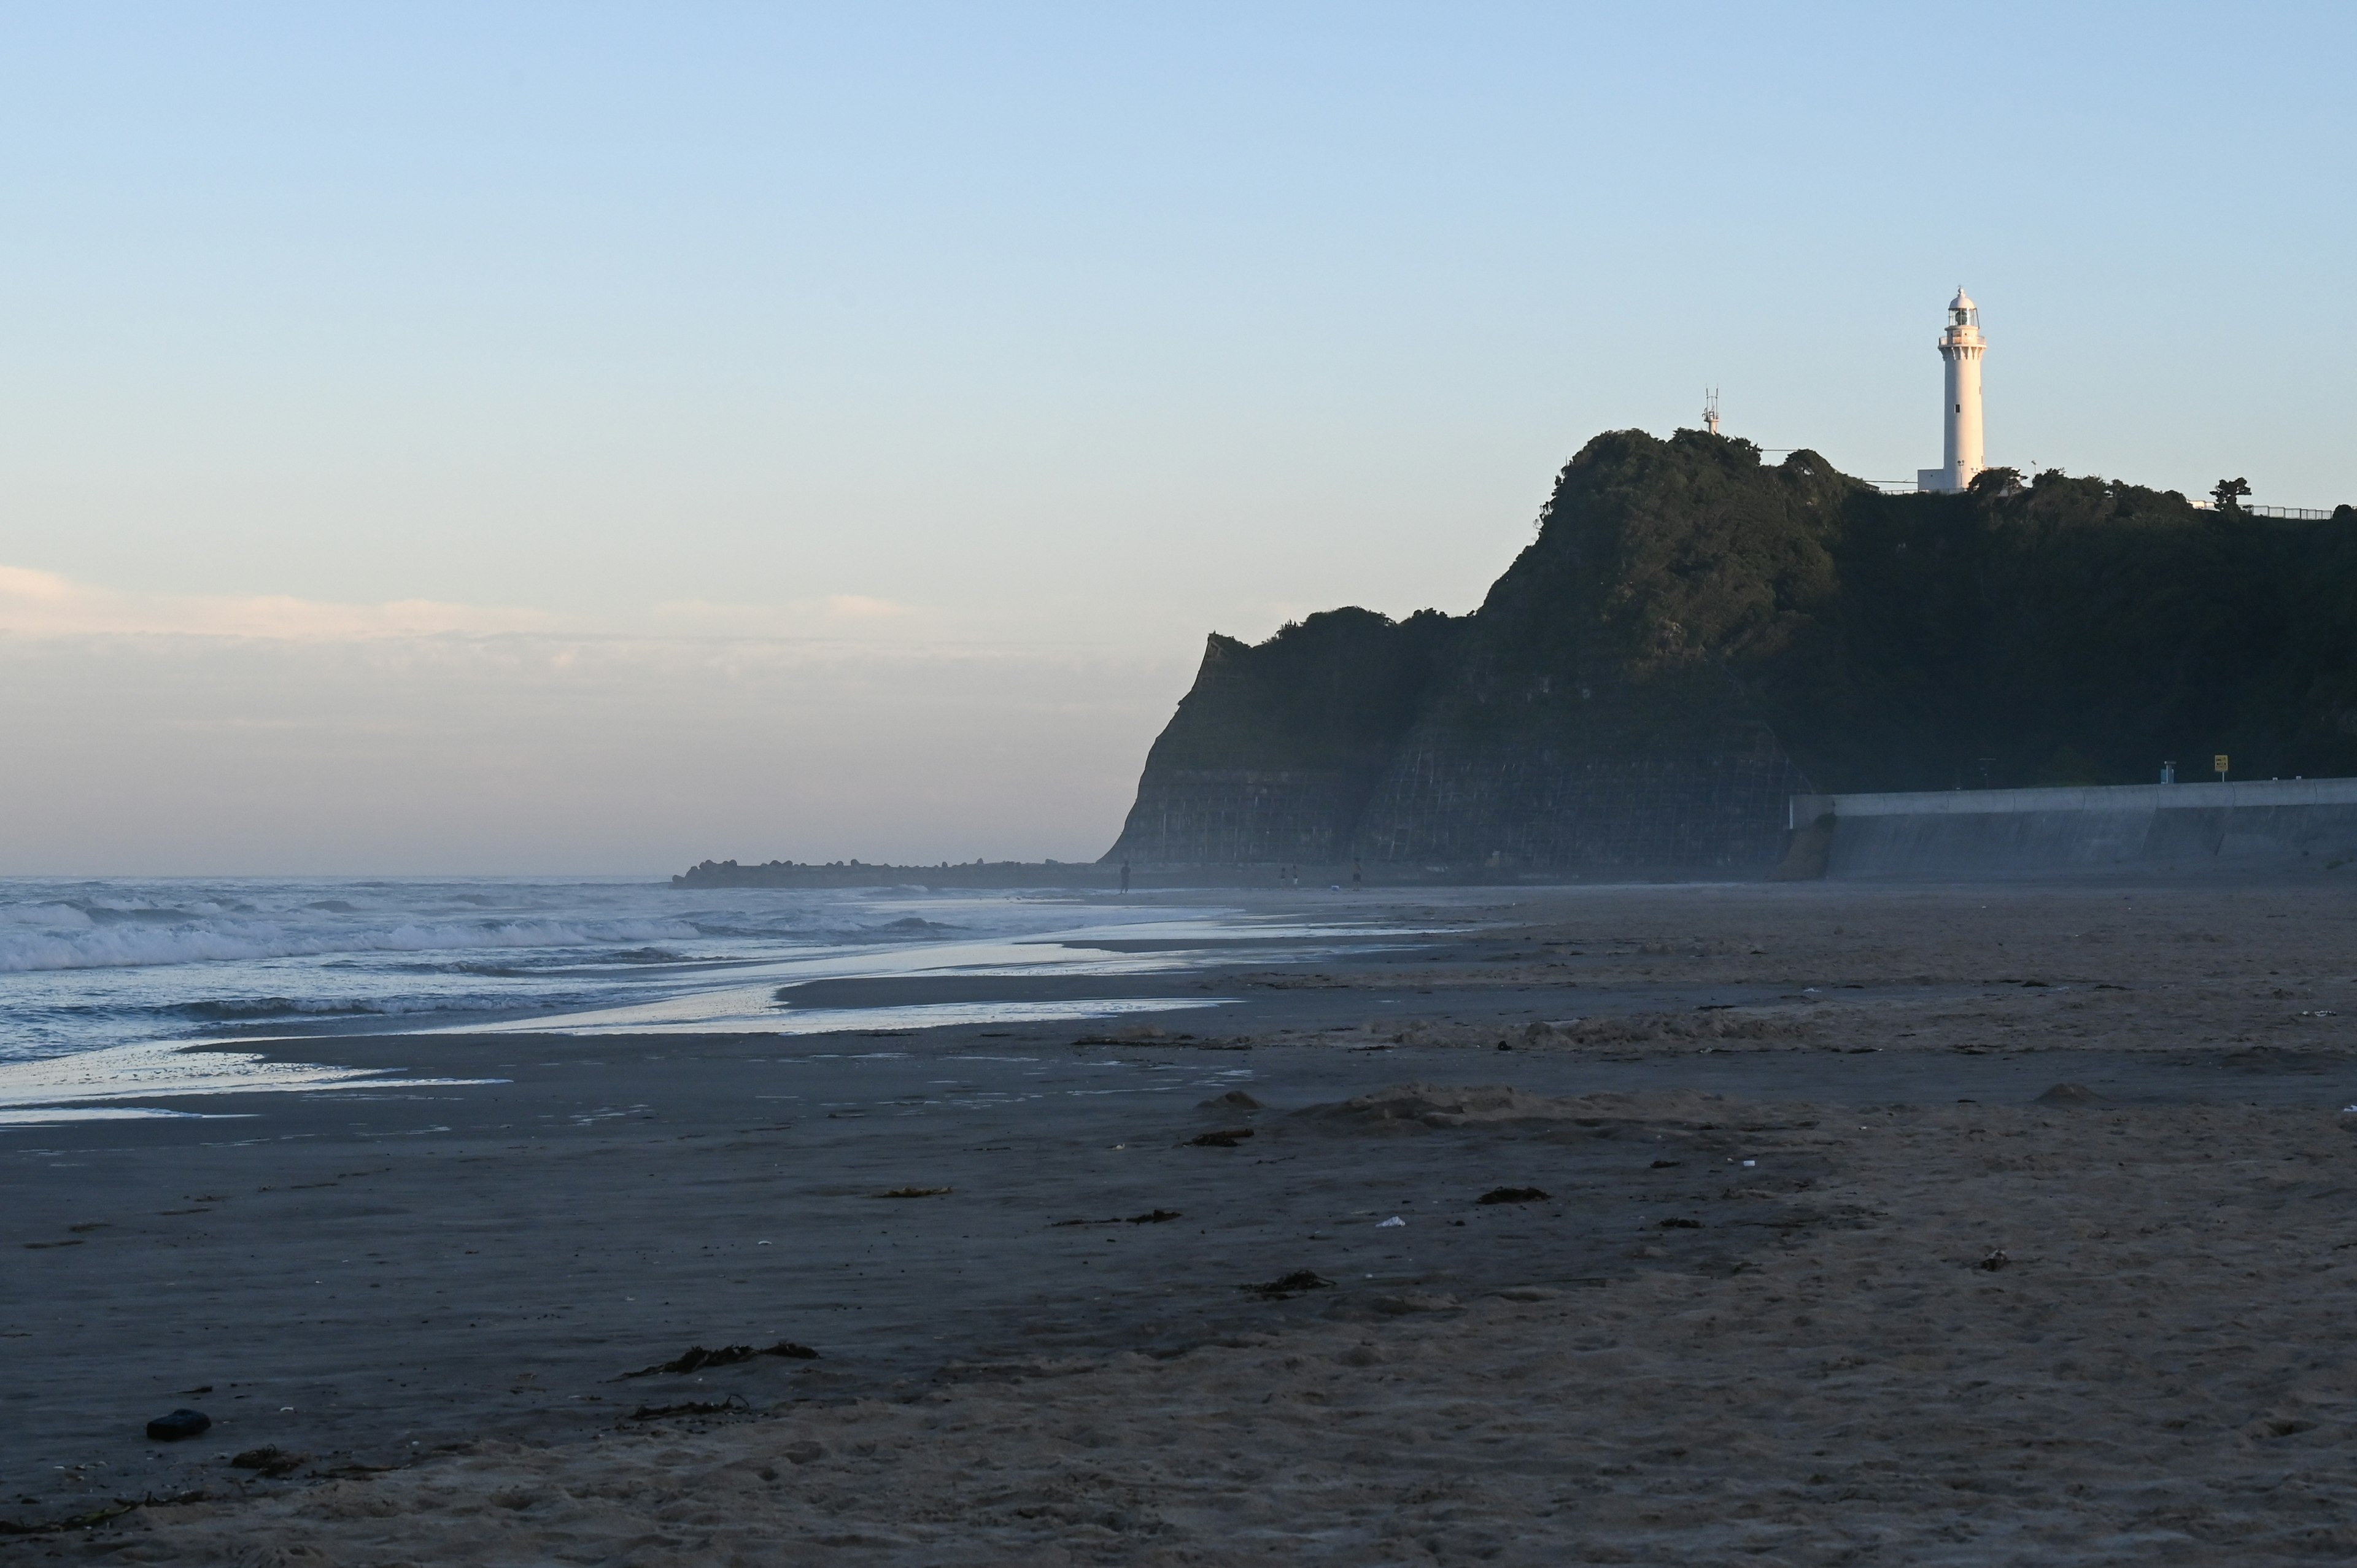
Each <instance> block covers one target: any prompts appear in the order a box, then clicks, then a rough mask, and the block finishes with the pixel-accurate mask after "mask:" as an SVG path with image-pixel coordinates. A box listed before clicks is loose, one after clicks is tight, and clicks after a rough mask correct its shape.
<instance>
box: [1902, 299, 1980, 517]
mask: <svg viewBox="0 0 2357 1568" xmlns="http://www.w3.org/2000/svg"><path fill="white" fill-rule="evenodd" d="M1939 347H1940V358H1941V359H1942V360H1944V361H1945V362H1946V366H1947V376H1946V381H1947V383H1948V397H1947V402H1946V403H1945V404H1944V405H1943V407H1942V408H1941V411H1940V424H1941V427H1942V430H1943V435H1944V439H1943V441H1942V442H1941V451H1940V458H1941V461H1940V467H1936V468H1919V469H1917V470H1916V472H1915V487H1916V489H1924V490H1961V489H1964V487H1965V486H1966V485H1969V484H1971V483H1972V482H1973V476H1974V475H1975V474H1977V473H1979V472H1980V471H1981V470H1982V469H1983V468H1985V467H1987V466H1988V465H1987V464H1986V463H1985V462H1984V461H1982V455H1983V454H1982V446H1981V353H1982V350H1984V349H1986V348H1987V347H1988V343H1987V340H1986V339H1985V338H1982V337H1981V312H1980V307H1979V306H1976V305H1975V304H1974V303H1973V298H1972V295H1968V294H1966V293H1965V292H1964V290H1963V289H1961V288H1960V289H1958V290H1956V297H1955V298H1953V299H1952V300H1950V301H1949V302H1948V326H1947V330H1945V331H1943V332H1942V333H1941V334H1940V345H1939Z"/></svg>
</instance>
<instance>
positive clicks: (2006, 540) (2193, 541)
mask: <svg viewBox="0 0 2357 1568" xmlns="http://www.w3.org/2000/svg"><path fill="white" fill-rule="evenodd" d="M2351 604H2357V513H2352V512H2351V511H2350V510H2349V509H2347V508H2343V509H2342V510H2341V513H2340V514H2336V517H2335V520H2334V521H2332V522H2330V523H2318V524H2309V525H2298V526H2292V525H2279V524H2266V523H2262V522H2261V521H2257V520H2250V519H2244V518H2239V517H2224V516H2221V515H2219V514H2213V513H2207V512H2201V511H2197V510H2194V509H2193V508H2191V507H2190V505H2189V504H2188V503H2187V502H2186V501H2185V499H2184V498H2183V497H2182V496H2179V495H2176V494H2174V493H2163V492H2157V491H2152V490H2147V489H2137V488H2136V487H2134V486H2128V485H2120V484H2115V483H2111V482H2107V481H2103V480H2094V479H2072V478H2068V477H2067V476H2064V475H2062V474H2060V473H2051V474H2045V475H2040V476H2039V477H2038V479H2037V480H2036V482H2035V483H2034V484H2023V483H2021V482H2019V481H2018V478H2017V477H2016V476H2013V475H2011V474H2009V473H2007V472H2006V471H2004V470H1997V471H1995V472H1993V473H1991V474H1989V475H1987V476H1985V477H1984V482H1983V483H1981V484H1979V485H1976V486H1975V490H1974V492H1973V493H1972V494H1969V495H1965V496H1884V495H1881V494H1879V493H1878V492H1877V491H1876V490H1874V489H1873V488H1872V487H1870V486H1867V485H1865V484H1862V483H1860V482H1859V481H1857V480H1854V479H1851V478H1846V477H1845V476H1843V475H1842V474H1840V473H1837V472H1836V471H1835V469H1834V468H1833V467H1832V466H1831V465H1830V464H1828V463H1826V462H1825V461H1824V459H1823V458H1821V457H1819V456H1816V455H1815V454H1814V453H1811V452H1796V453H1793V454H1792V456H1789V457H1788V458H1787V459H1786V460H1785V461H1784V462H1782V463H1781V464H1778V465H1773V466H1770V465H1765V464H1762V463H1761V462H1760V455H1759V453H1758V451H1757V450H1756V449H1755V448H1753V447H1752V446H1749V444H1748V443H1745V442H1740V441H1733V440H1727V439H1724V438H1721V437H1718V436H1713V435H1704V434H1702V433H1699V432H1695V431H1681V432H1679V433H1678V434H1677V435H1675V436H1673V437H1672V438H1671V439H1669V440H1667V441H1663V440H1657V439H1655V438H1653V437H1652V436H1649V435H1644V434H1643V433H1642V432H1637V431H1620V432H1613V433H1610V434H1608V435H1600V436H1598V437H1597V438H1596V439H1595V440H1594V441H1592V442H1590V443H1589V444H1588V445H1587V447H1586V448H1584V449H1583V450H1582V451H1581V452H1580V454H1579V455H1578V456H1577V457H1575V458H1574V459H1573V460H1572V461H1571V463H1570V464H1568V465H1567V466H1566V467H1565V468H1564V470H1563V472H1562V474H1561V475H1560V476H1559V477H1558V478H1557V481H1556V485H1555V492H1554V495H1553V497H1552V499H1550V501H1549V503H1548V505H1547V508H1546V510H1545V511H1544V513H1543V514H1542V516H1541V519H1540V527H1539V532H1538V537H1537V538H1536V539H1535V540H1534V542H1532V544H1531V545H1530V546H1529V547H1528V548H1527V549H1525V550H1524V551H1523V553H1522V555H1521V556H1520V557H1519V558H1518V559H1516V560H1515V561H1514V563H1513V564H1512V565H1511V566H1510V567H1509V568H1508V569H1507V571H1506V573H1505V574H1504V575H1502V576H1501V577H1500V578H1499V580H1498V582H1497V583H1496V585H1494V586H1492V588H1491V591H1490V595H1489V596H1488V598H1487V599H1486V600H1485V601H1484V602H1483V604H1482V605H1481V607H1480V609H1478V610H1477V611H1475V612H1474V613H1473V614H1472V615H1470V616H1467V617H1463V618H1450V617H1447V616H1442V615H1439V614H1437V613H1435V612H1432V611H1425V612H1422V613H1420V614H1418V615H1415V616H1414V617H1411V618H1408V619H1407V620H1405V621H1401V622H1394V621H1391V620H1389V619H1387V618H1384V617H1382V616H1378V615H1375V614H1372V612H1370V611H1366V610H1361V609H1344V610H1336V611H1332V612H1329V613H1328V614H1324V615H1318V616H1313V617H1311V618H1309V619H1308V620H1307V621H1304V622H1302V623H1300V624H1299V625H1297V626H1288V627H1286V628H1285V629H1284V630H1283V631H1281V632H1279V633H1278V634H1277V635H1276V636H1275V637H1274V638H1272V639H1270V640H1268V641H1267V642H1265V643H1263V644H1261V645H1259V646H1258V647H1247V646H1245V645H1244V644H1243V643H1241V642H1237V641H1235V640H1233V639H1228V638H1223V637H1218V636H1214V637H1213V638H1212V639H1211V643H1210V646H1209V647H1208V648H1207V649H1206V650H1205V654H1204V660H1203V666H1202V670H1201V671H1200V674H1199V675H1198V677H1197V679H1196V682H1195V686H1194V689H1193V690H1192V691H1190V692H1189V693H1188V695H1187V696H1186V698H1185V699H1184V700H1183V701H1182V702H1181V703H1179V712H1178V714H1176V715H1175V716H1174V717H1173V718H1172V720H1171V722H1170V725H1169V727H1168V729H1166V730H1165V731H1164V732H1163V734H1162V736H1161V737H1160V738H1159V739H1158V740H1157V742H1156V743H1155V745H1154V747H1153V749H1152V751H1151V752H1150V753H1149V755H1148V757H1147V758H1146V769H1145V772H1144V775H1143V776H1142V778H1141V779H1140V780H1139V785H1138V795H1137V802H1136V804H1135V807H1134V808H1133V809H1132V811H1131V812H1130V816H1129V820H1128V822H1127V824H1126V825H1125V828H1124V830H1123V832H1122V836H1121V838H1120V840H1119V842H1117V843H1115V844H1114V848H1113V850H1112V852H1111V853H1110V854H1108V856H1107V857H1106V858H1107V859H1109V860H1130V861H1134V862H1137V863H1140V864H1146V865H1155V864H1161V865H1207V864H1218V863H1227V864H1236V863H1280V862H1287V861H1296V862H1302V863H1306V864H1309V865H1336V864H1339V863H1342V862H1346V861H1349V860H1351V859H1353V858H1358V859H1362V860H1365V861H1367V862H1369V863H1370V864H1371V865H1383V864H1384V863H1390V864H1394V865H1405V864H1410V863H1420V864H1427V865H1456V866H1467V865H1485V864H1494V865H1500V866H1501V867H1512V868H1543V869H1548V870H1555V871H1569V872H1583V873H1594V874H1603V875H1609V874H1612V873H1616V872H1633V871H1685V872H1724V873H1741V872H1744V871H1748V870H1755V869H1760V868H1764V867H1765V866H1767V865H1770V864H1772V863H1773V862H1774V860H1775V859H1776V858H1777V856H1778V854H1779V853H1780V851H1781V844H1782V840H1783V834H1784V823H1785V802H1786V800H1787V798H1788V797H1789V796H1790V795H1792V794H1795V793H1802V792H1806V791H1808V790H1810V789H1813V788H1819V789H1945V788H1949V787H1951V786H1961V785H1982V784H1998V785H2003V784H2023V783H2069V782H2126V781H2134V780H2136V779H2145V778H2150V777H2154V776H2156V775H2157V769H2158V764H2159V762H2160V761H2161V760H2163V759H2164V758H2167V757H2179V758H2182V757H2192V758H2197V759H2202V760H2206V758H2207V757H2208V756H2209V755H2210V754H2211V753H2212V751H2220V750H2240V751H2241V753H2242V754H2243V760H2242V761H2240V762H2239V763H2238V765H2237V766H2238V767H2241V768H2244V769H2246V770H2251V771H2262V770H2263V771H2265V772H2276V771H2279V772H2282V773H2283V774H2285V775H2286V776H2287V777H2288V776H2289V775H2290V774H2291V773H2293V772H2295V771H2298V772H2305V773H2306V774H2308V775H2309V776H2310V777H2314V776H2318V775H2320V774H2325V773H2331V772H2357V618H2352V616H2351V615H2350V614H2349V613H2348V607H2349V606H2350V605H2351Z"/></svg>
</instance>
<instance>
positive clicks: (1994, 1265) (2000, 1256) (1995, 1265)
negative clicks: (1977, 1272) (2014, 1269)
mask: <svg viewBox="0 0 2357 1568" xmlns="http://www.w3.org/2000/svg"><path fill="white" fill-rule="evenodd" d="M2010 1262H2013V1260H2012V1259H2011V1258H2008V1257H2007V1256H2006V1255H2005V1249H2004V1248H2002V1247H1991V1248H1990V1249H1989V1251H1988V1256H1987V1257H1986V1258H1983V1259H1982V1260H1981V1261H1980V1262H1977V1263H1975V1264H1974V1265H1973V1267H1975V1268H1976V1269H1986V1270H1987V1271H1988V1272H1989V1273H1996V1272H1997V1271H1998V1270H1999V1269H2001V1268H2004V1267H2005V1266H2006V1265H2007V1264H2008V1263H2010Z"/></svg>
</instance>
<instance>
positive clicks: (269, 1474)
mask: <svg viewBox="0 0 2357 1568" xmlns="http://www.w3.org/2000/svg"><path fill="white" fill-rule="evenodd" d="M308 1457H309V1455H304V1454H289V1453H288V1452H286V1450H285V1449H284V1448H281V1447H279V1446H277V1445H276V1444H265V1445H264V1446H263V1447H260V1448H249V1449H247V1450H246V1451H245V1452H244V1453H242V1454H236V1455H231V1457H230V1462H229V1463H230V1467H231V1469H234V1470H259V1471H261V1472H262V1474H263V1476H264V1478H265V1479H268V1480H276V1479H277V1478H278V1477H281V1476H288V1475H292V1474H293V1473H294V1472H295V1470H296V1467H297V1466H300V1465H302V1464H303V1463H304V1461H305V1460H306V1459H307V1458H308Z"/></svg>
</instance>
